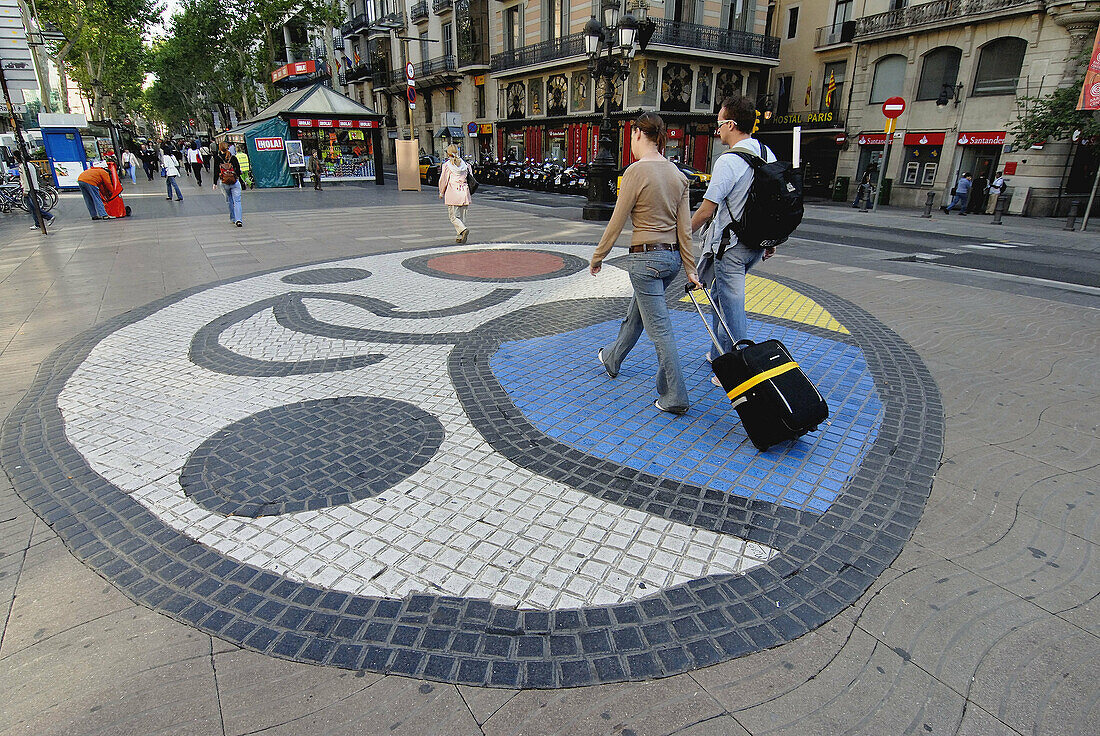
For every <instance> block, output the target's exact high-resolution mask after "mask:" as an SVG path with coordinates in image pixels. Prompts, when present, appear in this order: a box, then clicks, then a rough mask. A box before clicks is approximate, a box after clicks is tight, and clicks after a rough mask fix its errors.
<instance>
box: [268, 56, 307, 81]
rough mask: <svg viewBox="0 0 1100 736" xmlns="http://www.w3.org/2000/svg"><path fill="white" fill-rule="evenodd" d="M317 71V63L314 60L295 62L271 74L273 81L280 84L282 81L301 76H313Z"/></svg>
mask: <svg viewBox="0 0 1100 736" xmlns="http://www.w3.org/2000/svg"><path fill="white" fill-rule="evenodd" d="M315 71H317V62H316V61H314V60H313V59H310V60H309V61H295V62H293V63H291V64H286V65H284V66H281V67H279V68H278V69H276V70H275V71H273V72H271V81H272V82H278V81H279V80H280V79H286V78H287V77H296V76H298V75H299V74H313V73H314V72H315Z"/></svg>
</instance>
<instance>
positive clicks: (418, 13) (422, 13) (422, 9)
mask: <svg viewBox="0 0 1100 736" xmlns="http://www.w3.org/2000/svg"><path fill="white" fill-rule="evenodd" d="M409 17H410V18H412V22H413V23H416V22H418V21H422V20H427V19H428V3H427V2H419V3H416V4H415V5H413V6H412V7H411V8H409Z"/></svg>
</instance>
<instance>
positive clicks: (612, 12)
mask: <svg viewBox="0 0 1100 736" xmlns="http://www.w3.org/2000/svg"><path fill="white" fill-rule="evenodd" d="M619 2H620V0H603V4H602V6H601V11H602V12H601V15H602V16H603V22H602V23H601V22H600V21H598V20H596V17H595V16H592V18H590V19H589V21H588V23H586V24H585V26H584V50H585V53H586V54H588V59H589V61H588V69H589V71H590V72H591V73H592V77H593V78H596V77H602V78H603V82H604V87H603V119H602V120H601V121H600V133H599V138H598V142H599V151H597V153H596V158H594V159H593V160H592V164H591V165H590V166H589V167H588V203H587V204H586V205H585V206H584V210H583V212H582V217H583V218H584V219H586V220H605V221H606V220H610V219H611V213H612V212H613V211H614V210H615V202H614V198H613V197H612V194H611V182H612V181H614V179H615V176H616V166H615V162H616V155H615V154H616V151H615V144H614V141H613V133H612V127H611V102H612V100H614V98H615V82H616V81H617V80H619V79H626V78H627V76H628V75H629V74H630V60H631V59H633V58H634V54H635V53H636V52H637V51H638V49H639V48H640V49H641V50H642V51H645V48H646V46H647V45H648V43H649V39H650V38H651V37H652V36H653V30H654V23H653V21H651V20H649V19H643V20H642V21H641V22H639V21H637V20H635V19H634V16H633V15H631V14H630V13H627V14H626V15H624V16H623V17H622V19H621V20H620V18H619Z"/></svg>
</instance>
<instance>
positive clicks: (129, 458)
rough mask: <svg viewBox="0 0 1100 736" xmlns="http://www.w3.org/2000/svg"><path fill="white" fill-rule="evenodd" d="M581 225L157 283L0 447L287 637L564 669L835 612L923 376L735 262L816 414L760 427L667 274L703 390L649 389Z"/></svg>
mask: <svg viewBox="0 0 1100 736" xmlns="http://www.w3.org/2000/svg"><path fill="white" fill-rule="evenodd" d="M591 249H592V245H591V244H550V243H539V244H520V243H507V244H498V245H494V246H482V247H479V248H478V249H476V252H475V251H471V249H469V248H468V247H454V248H437V249H430V250H425V251H421V252H419V253H418V254H415V255H413V256H410V254H409V253H408V252H405V253H391V254H379V255H372V256H367V257H362V258H353V259H345V260H342V261H339V262H333V263H326V264H323V265H315V266H298V267H295V268H293V269H283V270H280V271H275V272H270V273H265V274H258V275H254V276H250V277H244V278H240V279H235V280H232V281H228V282H223V283H220V284H213V285H209V286H205V287H200V288H196V289H192V290H190V291H187V292H183V293H181V294H177V295H175V296H172V297H169V298H167V299H164V300H161V301H158V302H155V303H153V304H150V305H148V306H146V307H144V308H142V309H139V310H135V311H134V312H131V313H129V314H127V315H123V316H121V317H119V318H116V319H115V320H112V321H110V322H108V323H105V324H104V325H101V326H99V327H96V328H94V329H93V330H91V331H89V332H87V333H85V334H83V335H81V336H80V337H78V338H76V339H74V340H73V341H71V342H70V343H68V344H66V345H65V346H63V347H61V348H60V349H58V350H57V351H56V352H55V353H54V354H53V355H52V356H51V357H50V359H49V360H48V361H46V362H45V363H44V364H43V368H42V370H41V372H40V374H39V375H38V377H37V378H36V379H35V382H34V384H33V386H32V388H31V390H30V391H29V392H28V394H27V396H26V397H25V398H24V399H23V400H22V402H21V403H20V404H19V406H18V407H17V408H16V409H15V410H14V411H13V412H12V413H11V415H10V416H9V418H8V420H7V421H6V423H5V425H4V428H3V433H2V442H0V460H2V462H3V464H4V467H5V470H6V471H7V473H8V474H9V475H10V476H11V477H12V479H13V482H14V484H15V487H16V490H17V491H18V492H19V493H20V495H21V496H22V497H23V498H24V499H25V500H26V501H27V502H28V503H29V504H30V505H31V506H32V508H33V509H34V510H35V512H36V513H38V514H39V516H41V517H42V518H43V519H44V520H45V521H46V522H47V523H49V524H50V526H51V527H52V528H53V529H54V530H55V531H57V533H58V534H59V535H60V536H61V537H62V539H64V540H65V543H66V544H67V545H68V546H69V548H70V549H71V550H72V551H73V552H74V554H76V555H77V556H78V557H79V558H80V559H82V560H84V561H85V562H86V563H87V564H89V565H90V566H92V567H93V568H95V569H96V570H97V571H98V572H99V573H100V574H102V575H103V576H104V577H106V578H108V579H109V580H111V581H112V582H113V583H114V584H115V585H117V586H118V587H119V588H120V589H122V590H123V591H124V592H126V593H127V594H128V595H129V596H130V597H132V598H133V599H134V600H136V601H138V602H140V603H142V604H143V605H146V606H149V607H151V608H153V609H155V610H157V611H160V612H162V613H165V614H167V615H170V616H172V617H173V618H175V619H177V620H179V621H182V622H185V623H187V624H190V625H192V626H195V627H197V628H199V629H201V630H203V631H206V632H209V633H210V634H213V635H215V636H218V637H221V638H223V639H226V640H228V641H231V642H234V643H236V644H239V645H241V646H245V647H248V648H251V649H255V650H257V651H261V652H264V653H267V654H271V655H274V656H279V657H283V658H287V659H294V660H298V661H303V662H310V663H318V664H327V665H332V666H337V667H343V668H348V669H366V670H371V671H378V672H390V673H396V674H403V675H409V676H415V677H422V678H425V679H432V680H440V681H447V682H456V683H466V684H475V685H492V686H499V687H512V688H515V687H537V688H553V687H568V686H575V685H587V684H593V683H599V682H616V681H622V680H641V679H649V678H654V677H662V676H667V675H672V674H676V673H680V672H685V671H688V670H691V669H694V668H697V667H701V666H705V665H708V664H712V663H715V662H719V661H722V660H726V659H730V658H734V657H738V656H741V655H743V654H746V653H749V652H753V651H757V650H760V649H764V648H768V647H772V646H775V645H778V644H781V643H783V642H785V641H789V640H791V639H793V638H796V637H798V636H800V635H802V634H803V633H805V632H807V631H809V630H811V629H813V628H815V627H817V626H819V625H821V624H822V623H824V622H825V621H827V620H829V619H830V618H832V617H833V616H834V615H836V614H837V613H838V612H839V611H840V610H841V609H843V608H844V607H846V606H847V605H849V604H851V603H852V602H853V601H855V600H856V599H857V598H858V597H859V596H860V594H862V593H863V591H864V590H866V589H867V588H868V587H869V586H870V584H871V583H872V582H873V581H874V579H875V578H876V576H877V575H878V574H879V573H881V572H882V570H883V569H885V567H886V566H887V565H888V564H889V563H890V562H891V561H892V560H893V559H894V558H895V557H896V556H897V554H898V553H899V552H900V550H901V548H902V546H903V545H904V544H905V541H906V540H907V539H908V538H909V536H910V534H911V533H912V530H913V528H914V526H915V525H916V523H917V522H918V520H919V518H920V515H921V512H922V510H923V507H924V503H925V500H926V498H927V495H928V491H929V488H930V487H931V481H932V477H933V473H934V472H935V469H936V467H937V465H938V462H939V458H940V454H941V450H942V442H943V426H944V425H943V412H942V408H941V406H940V399H939V394H938V391H937V389H936V387H935V384H934V383H933V381H932V379H931V377H930V375H929V373H928V371H927V370H926V368H925V367H924V365H923V364H922V363H921V361H920V359H919V357H918V356H917V355H916V354H915V353H914V351H913V350H912V349H911V348H910V347H909V346H908V345H906V344H905V343H904V342H903V341H901V340H900V339H899V338H898V337H897V335H895V334H894V333H893V332H891V331H890V330H889V329H887V328H886V327H884V326H883V325H882V324H881V323H879V322H878V321H877V320H875V319H874V318H873V317H871V316H870V315H868V314H867V313H866V312H864V311H862V310H860V309H859V308H857V307H855V306H854V305H852V304H850V303H847V302H845V301H843V300H840V299H838V298H836V297H834V296H832V295H830V294H828V293H826V292H823V291H820V290H818V289H815V288H813V287H810V286H807V285H804V284H798V283H795V282H791V281H788V280H785V279H779V278H777V279H774V280H773V279H764V278H760V277H756V276H752V277H750V280H749V289H748V307H749V311H750V332H751V335H752V336H753V337H756V338H764V337H779V338H780V339H782V340H783V341H784V343H785V344H786V345H787V346H788V348H790V349H791V352H792V353H793V354H794V355H795V357H796V359H797V360H798V361H799V362H800V363H801V364H802V365H803V367H804V368H805V370H806V371H807V373H808V374H809V375H810V376H811V378H813V380H814V381H815V383H817V385H818V386H819V388H820V389H821V391H822V394H823V395H824V396H825V397H826V399H827V400H828V401H829V404H830V407H831V409H832V414H831V417H830V422H829V423H828V424H827V425H824V426H823V427H822V428H821V429H820V430H819V431H817V432H815V433H812V434H809V435H806V436H805V437H803V438H801V439H800V440H799V441H796V442H791V443H785V444H782V445H779V446H777V447H774V448H772V449H771V450H769V451H768V452H766V453H758V452H756V451H755V450H754V449H753V448H752V447H751V444H749V443H748V442H747V438H746V437H745V435H744V433H743V431H742V430H741V427H740V424H739V423H738V421H737V416H736V413H734V412H732V411H731V410H730V409H729V405H728V401H727V400H726V398H725V396H724V395H723V394H722V393H721V391H720V390H718V389H716V388H714V387H712V386H711V385H710V383H709V368H708V367H707V366H706V365H705V364H704V363H703V362H702V360H701V355H702V353H703V351H704V350H705V349H706V345H707V338H706V333H705V331H704V330H703V327H702V325H701V324H700V323H699V322H698V319H697V317H696V316H695V313H694V311H693V310H692V308H691V306H690V304H688V303H684V302H683V301H682V300H678V299H677V296H678V295H682V294H683V291H682V290H679V292H678V294H677V289H675V288H673V289H670V291H669V294H670V297H669V299H670V306H671V307H672V310H673V311H672V314H673V321H674V324H675V326H676V331H677V335H678V340H679V343H680V345H679V347H680V352H681V355H682V357H683V360H684V364H685V377H686V380H687V382H688V388H689V392H690V395H691V398H692V402H693V405H692V409H691V411H690V412H689V413H688V414H687V415H686V416H684V417H673V416H671V415H666V414H664V413H659V412H657V411H656V410H655V409H654V408H653V406H652V399H653V397H654V386H653V373H654V365H655V356H654V354H653V349H652V345H651V344H650V343H648V341H647V340H646V339H645V338H644V337H643V339H642V341H641V342H639V344H638V346H637V347H636V348H635V350H634V351H633V352H632V353H631V355H630V356H629V358H628V359H627V361H626V362H625V363H624V365H623V369H622V371H621V372H620V374H619V376H618V377H617V378H616V379H609V378H608V377H607V376H606V375H605V374H604V373H603V371H602V370H601V368H600V366H599V364H598V363H597V362H596V360H595V353H596V350H597V349H598V348H599V347H600V346H601V345H603V344H606V343H607V342H608V341H609V340H610V339H611V338H612V337H613V336H614V334H615V331H616V330H617V325H618V321H619V320H620V319H621V318H622V315H623V313H624V311H625V309H626V304H627V302H628V300H629V296H630V293H631V289H630V284H629V280H628V278H627V276H626V274H625V272H624V271H623V270H622V269H621V268H617V267H615V266H616V263H619V264H621V263H622V260H623V259H616V260H613V261H611V262H609V265H610V266H612V267H610V268H606V269H604V271H603V272H602V273H601V274H600V276H599V277H598V278H596V279H593V278H592V277H591V276H590V275H589V274H588V273H587V271H586V270H584V269H583V268H577V267H576V266H577V264H578V263H579V264H581V265H582V266H583V264H584V263H585V262H586V259H587V256H588V254H589V253H590V252H591ZM472 253H473V254H474V255H471V254H472ZM450 256H454V257H450ZM628 257H629V256H624V257H623V258H628ZM470 263H475V264H476V266H477V268H478V269H479V272H480V273H482V274H491V275H492V278H491V279H488V281H487V282H481V281H479V280H477V279H471V278H468V277H464V276H462V274H465V273H468V272H470V268H469V264H470ZM428 264H434V265H428ZM311 272H314V275H310V274H311ZM456 274H457V275H456ZM508 274H511V275H508ZM538 274H541V276H540V275H538ZM289 276H293V278H288V277H289ZM353 276H354V277H355V278H352V277H353ZM489 282H491V283H489ZM299 286H308V287H309V290H308V291H307V290H302V289H300V288H296V287H299ZM695 356H700V357H695Z"/></svg>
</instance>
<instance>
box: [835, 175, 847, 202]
mask: <svg viewBox="0 0 1100 736" xmlns="http://www.w3.org/2000/svg"><path fill="white" fill-rule="evenodd" d="M851 183H852V180H851V178H850V177H847V176H838V177H837V178H836V181H835V182H833V201H834V202H847V201H848V186H849V185H850V184H851Z"/></svg>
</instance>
